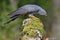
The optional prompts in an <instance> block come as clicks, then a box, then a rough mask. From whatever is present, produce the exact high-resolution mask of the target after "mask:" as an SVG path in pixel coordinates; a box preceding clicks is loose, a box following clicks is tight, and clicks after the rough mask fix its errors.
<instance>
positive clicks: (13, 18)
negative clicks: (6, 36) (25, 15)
mask: <svg viewBox="0 0 60 40" xmlns="http://www.w3.org/2000/svg"><path fill="white" fill-rule="evenodd" d="M16 18H18V16H15V17H12V18H11V19H9V20H8V21H6V22H5V23H4V24H3V25H6V24H8V23H10V22H11V21H14V20H15V19H16Z"/></svg>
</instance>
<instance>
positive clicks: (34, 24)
mask: <svg viewBox="0 0 60 40" xmlns="http://www.w3.org/2000/svg"><path fill="white" fill-rule="evenodd" d="M29 19H30V20H29V21H30V22H29V21H28V22H29V23H27V24H26V23H25V24H26V25H25V26H24V29H23V33H28V36H29V37H34V36H35V35H36V34H35V30H36V29H37V30H39V31H40V32H41V34H42V35H45V33H46V32H45V30H44V26H43V24H42V22H41V20H40V19H39V18H37V17H31V18H29Z"/></svg>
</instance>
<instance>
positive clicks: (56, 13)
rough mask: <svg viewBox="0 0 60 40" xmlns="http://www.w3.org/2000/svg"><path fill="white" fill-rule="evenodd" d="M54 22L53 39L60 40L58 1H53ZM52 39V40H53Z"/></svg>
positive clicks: (59, 4) (59, 5) (59, 0)
mask: <svg viewBox="0 0 60 40" xmlns="http://www.w3.org/2000/svg"><path fill="white" fill-rule="evenodd" d="M53 12H54V18H53V19H54V22H53V24H52V26H53V27H52V32H53V37H54V38H53V39H54V40H60V0H53ZM53 39H52V40H53Z"/></svg>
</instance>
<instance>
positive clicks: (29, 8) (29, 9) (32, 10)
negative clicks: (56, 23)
mask: <svg viewBox="0 0 60 40" xmlns="http://www.w3.org/2000/svg"><path fill="white" fill-rule="evenodd" d="M26 14H39V15H47V13H46V11H45V10H44V9H42V8H41V7H40V6H38V5H33V4H28V5H24V6H22V7H20V8H19V9H18V10H16V11H15V12H13V13H11V14H8V15H10V16H11V17H10V18H11V19H10V20H8V21H7V22H6V23H4V24H7V23H9V22H11V21H13V20H15V19H16V18H17V17H18V16H19V15H26Z"/></svg>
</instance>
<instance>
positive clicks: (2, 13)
mask: <svg viewBox="0 0 60 40" xmlns="http://www.w3.org/2000/svg"><path fill="white" fill-rule="evenodd" d="M25 4H36V5H39V6H41V7H42V8H44V9H45V10H46V11H47V13H48V16H47V17H44V16H39V18H41V20H42V22H43V24H44V26H45V30H46V31H47V32H48V34H50V31H51V24H52V16H51V15H53V14H52V10H51V9H52V2H51V0H0V40H15V39H16V38H17V36H18V35H17V34H18V33H19V32H20V31H21V30H22V28H23V27H21V26H22V21H23V20H24V19H25V18H26V17H20V18H18V19H16V20H15V21H13V22H11V23H9V24H7V25H6V26H4V27H2V25H3V23H4V22H6V21H7V20H8V19H9V16H7V14H9V13H11V12H12V11H15V10H17V9H18V8H19V7H21V6H23V5H25Z"/></svg>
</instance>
